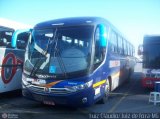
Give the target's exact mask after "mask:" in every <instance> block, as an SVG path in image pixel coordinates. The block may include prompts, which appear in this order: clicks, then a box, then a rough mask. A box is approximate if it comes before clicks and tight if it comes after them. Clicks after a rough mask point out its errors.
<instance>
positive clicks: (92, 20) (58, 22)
mask: <svg viewBox="0 0 160 119" xmlns="http://www.w3.org/2000/svg"><path fill="white" fill-rule="evenodd" d="M100 23H102V24H106V25H108V26H109V27H111V28H112V29H114V30H115V31H116V32H117V33H119V34H120V35H121V36H122V37H124V38H125V39H126V37H125V36H124V35H123V34H122V33H121V32H120V31H119V30H118V29H117V28H116V27H115V26H114V25H113V24H111V23H110V22H109V21H108V20H106V19H104V18H101V17H69V18H60V19H54V20H49V21H45V22H41V23H38V24H36V25H35V27H34V28H51V27H54V26H59V27H60V26H76V25H97V24H100ZM128 42H129V41H128ZM129 43H130V42H129Z"/></svg>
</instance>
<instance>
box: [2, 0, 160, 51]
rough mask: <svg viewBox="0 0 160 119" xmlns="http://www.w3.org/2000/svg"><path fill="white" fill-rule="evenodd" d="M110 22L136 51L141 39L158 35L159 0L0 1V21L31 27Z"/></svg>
mask: <svg viewBox="0 0 160 119" xmlns="http://www.w3.org/2000/svg"><path fill="white" fill-rule="evenodd" d="M78 16H98V17H103V18H105V19H107V20H108V21H110V22H111V23H112V24H113V25H114V26H115V27H116V28H117V29H118V30H119V31H121V32H122V33H123V34H124V35H125V36H126V37H127V38H128V40H129V41H130V42H131V43H133V44H134V46H135V48H136V49H137V47H138V45H139V44H142V41H143V36H144V35H153V34H160V0H0V17H1V18H6V19H10V20H14V21H17V22H20V23H24V24H28V25H32V26H34V25H35V24H37V23H39V22H42V21H46V20H52V19H57V18H65V17H78Z"/></svg>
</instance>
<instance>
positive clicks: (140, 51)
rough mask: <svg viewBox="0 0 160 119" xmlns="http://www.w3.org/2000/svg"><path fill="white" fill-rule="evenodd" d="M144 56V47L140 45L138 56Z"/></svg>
mask: <svg viewBox="0 0 160 119" xmlns="http://www.w3.org/2000/svg"><path fill="white" fill-rule="evenodd" d="M142 54H143V45H139V46H138V55H142Z"/></svg>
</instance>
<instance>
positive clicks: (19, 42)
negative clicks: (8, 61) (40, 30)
mask: <svg viewBox="0 0 160 119" xmlns="http://www.w3.org/2000/svg"><path fill="white" fill-rule="evenodd" d="M25 47H26V42H25V41H23V40H17V48H19V49H25Z"/></svg>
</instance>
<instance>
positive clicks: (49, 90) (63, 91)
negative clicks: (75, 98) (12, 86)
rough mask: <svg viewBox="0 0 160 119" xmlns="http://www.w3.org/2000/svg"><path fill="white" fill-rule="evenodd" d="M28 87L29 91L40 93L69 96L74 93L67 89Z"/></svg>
mask: <svg viewBox="0 0 160 119" xmlns="http://www.w3.org/2000/svg"><path fill="white" fill-rule="evenodd" d="M27 87H28V89H29V90H31V91H33V92H39V93H52V94H69V93H72V92H73V91H71V90H69V89H67V88H46V87H40V86H35V85H30V86H27Z"/></svg>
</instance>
